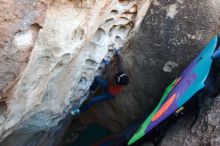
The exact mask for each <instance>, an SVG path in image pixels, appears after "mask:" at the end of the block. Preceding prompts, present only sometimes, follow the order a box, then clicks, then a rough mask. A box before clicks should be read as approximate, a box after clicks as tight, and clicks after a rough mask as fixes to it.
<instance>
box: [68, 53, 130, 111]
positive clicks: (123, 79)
mask: <svg viewBox="0 0 220 146" xmlns="http://www.w3.org/2000/svg"><path fill="white" fill-rule="evenodd" d="M114 50H115V56H116V59H117V73H116V74H115V75H114V76H113V74H112V71H111V66H110V62H109V61H108V60H106V59H103V63H104V64H105V67H106V71H107V76H108V80H104V79H103V78H102V77H101V76H96V77H95V79H94V82H93V84H92V86H91V87H90V91H91V92H95V91H96V89H97V88H98V87H99V86H100V87H101V88H102V90H103V93H102V94H101V95H98V96H95V97H93V98H91V99H90V100H88V101H86V103H84V104H82V106H81V107H80V108H79V109H74V110H72V111H71V114H72V115H78V114H80V113H81V112H85V111H87V110H88V109H89V108H90V107H92V106H93V105H94V104H96V103H98V102H102V101H106V100H110V99H114V97H115V96H116V95H117V94H119V93H120V92H121V91H122V89H123V87H124V86H126V85H127V84H128V83H129V77H128V75H127V74H126V73H125V69H124V67H123V59H122V57H121V56H120V49H114Z"/></svg>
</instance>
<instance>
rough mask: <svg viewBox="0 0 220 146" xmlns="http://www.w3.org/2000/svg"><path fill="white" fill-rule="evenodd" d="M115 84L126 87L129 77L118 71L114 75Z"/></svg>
mask: <svg viewBox="0 0 220 146" xmlns="http://www.w3.org/2000/svg"><path fill="white" fill-rule="evenodd" d="M115 82H116V83H117V84H119V85H123V86H125V85H127V84H128V83H129V77H128V75H127V74H126V73H124V72H122V71H120V72H118V73H116V74H115Z"/></svg>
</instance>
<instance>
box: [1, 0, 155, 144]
mask: <svg viewBox="0 0 220 146" xmlns="http://www.w3.org/2000/svg"><path fill="white" fill-rule="evenodd" d="M0 3H1V7H0V11H1V13H0V56H1V57H0V68H1V69H0V77H1V79H0V97H1V104H0V109H1V115H0V140H1V141H2V140H3V139H4V138H5V137H7V136H8V135H10V134H11V133H13V132H14V131H16V130H17V131H19V132H22V133H23V134H27V133H28V134H29V136H31V134H33V133H36V132H39V131H42V130H47V129H49V128H50V127H52V126H55V125H56V124H57V123H58V122H59V121H60V120H61V119H63V118H64V115H65V114H63V111H64V109H65V108H66V107H67V106H68V105H70V104H71V102H74V101H75V100H76V99H79V98H80V97H82V96H83V95H85V94H86V92H87V90H88V88H89V86H90V84H91V83H92V81H93V78H94V75H95V74H99V73H100V72H101V71H102V69H103V67H104V66H103V64H101V61H102V59H103V58H107V59H109V60H110V59H111V57H112V55H113V46H114V47H122V46H125V45H126V44H128V41H129V39H130V38H131V37H132V36H133V35H134V33H135V32H136V31H137V30H138V28H139V26H140V24H141V22H142V20H143V18H144V16H145V13H146V11H147V9H148V7H149V5H150V3H151V0H81V1H72V0H50V1H46V0H31V1H30V0H19V1H18V0H7V1H6V0H0ZM12 139H13V138H12ZM8 145H10V144H8ZM12 145H13V144H12Z"/></svg>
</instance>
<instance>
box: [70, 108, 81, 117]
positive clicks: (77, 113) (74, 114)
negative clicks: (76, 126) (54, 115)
mask: <svg viewBox="0 0 220 146" xmlns="http://www.w3.org/2000/svg"><path fill="white" fill-rule="evenodd" d="M70 113H71V114H72V115H73V116H77V115H79V114H80V110H79V109H73V110H71V112H70Z"/></svg>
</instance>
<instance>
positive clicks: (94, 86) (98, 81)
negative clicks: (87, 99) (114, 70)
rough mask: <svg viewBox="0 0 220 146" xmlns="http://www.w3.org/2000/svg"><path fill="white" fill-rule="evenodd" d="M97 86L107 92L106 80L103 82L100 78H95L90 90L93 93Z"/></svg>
mask: <svg viewBox="0 0 220 146" xmlns="http://www.w3.org/2000/svg"><path fill="white" fill-rule="evenodd" d="M99 85H100V86H101V87H102V88H103V89H104V91H105V92H107V91H108V82H107V81H106V80H103V79H102V77H101V76H96V77H95V79H94V82H93V84H92V86H91V87H90V90H91V91H95V90H96V89H97V87H98V86H99Z"/></svg>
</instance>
